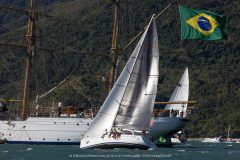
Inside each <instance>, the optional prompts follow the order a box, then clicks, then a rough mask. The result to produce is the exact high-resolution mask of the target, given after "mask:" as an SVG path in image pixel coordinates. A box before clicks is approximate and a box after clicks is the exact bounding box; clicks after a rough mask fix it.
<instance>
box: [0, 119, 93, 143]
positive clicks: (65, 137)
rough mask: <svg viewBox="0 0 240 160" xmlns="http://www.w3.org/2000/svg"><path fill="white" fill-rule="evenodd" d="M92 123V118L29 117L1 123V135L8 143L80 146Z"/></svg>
mask: <svg viewBox="0 0 240 160" xmlns="http://www.w3.org/2000/svg"><path fill="white" fill-rule="evenodd" d="M91 122H92V119H91V118H41V117H29V118H28V119H27V120H25V121H0V134H1V138H2V140H4V141H6V143H14V144H19V143H24V144H76V145H79V143H80V139H81V138H82V137H83V136H84V134H85V132H86V130H87V129H88V127H89V125H90V123H91Z"/></svg>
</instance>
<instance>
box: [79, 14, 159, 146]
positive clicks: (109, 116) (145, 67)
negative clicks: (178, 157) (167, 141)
mask: <svg viewBox="0 0 240 160" xmlns="http://www.w3.org/2000/svg"><path fill="white" fill-rule="evenodd" d="M158 61H159V50H158V36H157V29H156V22H155V18H154V15H153V16H152V18H151V20H150V22H149V24H148V26H147V28H146V30H145V31H144V33H143V35H142V37H141V39H140V40H139V42H138V44H137V45H136V47H135V49H134V51H133V52H132V55H131V56H130V58H129V60H128V62H127V63H126V65H125V67H124V69H123V70H122V72H121V74H120V76H119V77H118V79H117V81H116V83H115V84H114V87H113V88H112V90H111V91H110V93H109V95H108V97H107V98H106V100H105V101H104V103H103V105H102V107H101V108H100V111H99V112H98V114H97V116H96V117H95V119H94V120H93V122H92V123H91V125H90V127H89V129H88V130H87V132H86V134H85V136H84V138H83V139H82V140H81V144H80V148H83V149H84V148H116V147H117V148H140V149H147V148H153V147H155V144H154V143H153V142H152V141H151V140H150V139H149V137H148V136H147V131H148V129H149V122H150V119H151V117H152V111H153V106H154V102H155V97H156V93H157V84H158ZM117 130H118V131H117ZM114 132H115V133H114ZM116 132H117V134H118V136H117V137H116V135H114V134H116Z"/></svg>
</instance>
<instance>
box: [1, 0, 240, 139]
mask: <svg viewBox="0 0 240 160" xmlns="http://www.w3.org/2000/svg"><path fill="white" fill-rule="evenodd" d="M26 2H27V1H26V0H18V1H16V0H1V2H0V5H5V6H18V7H21V8H26V7H28V5H27V3H26ZM170 2H171V1H165V0H128V1H126V2H124V3H122V4H121V9H120V13H121V18H120V40H119V46H120V48H123V47H124V46H125V45H126V44H127V43H128V42H129V41H130V39H131V38H133V37H134V36H135V35H136V34H137V33H138V32H139V31H141V30H142V29H143V28H144V26H145V25H146V24H147V23H148V21H149V20H150V18H151V16H152V14H154V13H158V12H159V11H161V10H162V9H164V8H165V7H166V6H167V5H168V4H169V3H170ZM178 4H182V5H185V6H187V7H190V8H197V9H204V10H209V11H212V12H216V13H218V14H223V15H225V16H226V19H227V24H226V32H227V35H228V39H227V40H218V41H200V40H185V41H181V40H180V19H179V12H178ZM112 7H113V5H112V1H111V0H44V1H41V0H38V1H37V10H38V11H39V12H41V13H44V14H48V15H51V16H52V17H51V18H47V17H44V16H43V17H42V16H40V17H39V20H38V23H37V33H36V34H37V46H38V47H42V48H46V49H48V50H45V51H43V50H39V49H38V50H37V52H36V54H35V57H34V60H33V70H32V77H31V79H32V80H31V100H32V101H34V97H35V96H36V95H37V94H42V93H44V92H45V91H47V90H49V89H51V88H52V87H54V86H55V85H57V84H58V83H59V82H60V81H61V80H63V79H64V78H65V77H66V76H68V75H70V74H71V77H72V78H71V79H70V80H69V81H68V82H67V83H65V84H64V85H63V86H61V87H60V88H59V89H57V90H56V91H55V92H54V93H52V94H50V95H49V96H48V97H47V98H45V99H44V100H42V101H43V102H45V103H47V102H48V103H52V101H55V102H58V101H63V102H64V103H65V104H66V105H76V106H80V107H91V106H101V103H102V102H103V100H104V99H105V97H106V95H107V91H108V88H107V79H108V75H109V70H110V58H109V57H106V56H104V57H102V56H98V55H99V54H100V55H101V54H102V55H110V48H111V34H112V27H113V16H112V14H113V8H112ZM239 13H240V0H235V1H231V0H205V1H198V0H179V1H178V2H176V3H175V4H174V5H172V7H170V8H169V9H168V10H166V11H165V12H164V13H163V14H162V15H161V17H159V19H158V20H157V27H158V36H159V46H160V63H159V66H160V77H159V86H158V96H157V99H158V100H161V101H167V100H168V99H169V97H170V95H171V93H172V92H173V90H174V88H175V86H176V84H177V82H178V81H179V79H180V77H181V75H182V73H183V71H184V69H185V67H188V68H189V74H190V100H197V101H198V104H197V108H198V110H197V112H194V113H193V114H192V115H191V116H190V118H191V123H190V124H189V126H188V128H187V130H186V133H187V134H188V135H190V136H218V135H220V134H221V133H225V132H226V130H227V128H228V125H231V128H232V131H233V132H240V76H239V75H240V55H239V52H240V41H239V35H240V21H239V18H238V17H239ZM26 24H27V17H26V15H24V14H19V13H16V12H13V11H7V10H0V42H8V43H20V44H26V40H25V34H26V27H27V26H26ZM133 47H134V45H133V46H132V47H130V48H129V49H128V50H127V51H126V52H124V53H122V54H121V56H120V59H121V61H120V65H119V66H120V67H119V70H121V69H122V67H123V66H124V63H125V62H126V60H127V58H128V55H129V54H130V52H131V49H132V48H133ZM86 53H88V54H86ZM95 53H97V54H95ZM0 59H1V63H0V98H1V97H2V98H17V99H20V98H21V97H22V88H23V72H24V67H25V59H26V51H25V50H24V49H13V48H9V47H6V46H2V45H1V46H0ZM19 105H20V104H19Z"/></svg>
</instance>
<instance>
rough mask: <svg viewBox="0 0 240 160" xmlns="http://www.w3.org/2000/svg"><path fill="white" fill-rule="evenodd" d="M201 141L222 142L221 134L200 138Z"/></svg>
mask: <svg viewBox="0 0 240 160" xmlns="http://www.w3.org/2000/svg"><path fill="white" fill-rule="evenodd" d="M202 142H204V143H220V142H223V138H222V137H221V136H220V137H214V138H204V139H203V140H202Z"/></svg>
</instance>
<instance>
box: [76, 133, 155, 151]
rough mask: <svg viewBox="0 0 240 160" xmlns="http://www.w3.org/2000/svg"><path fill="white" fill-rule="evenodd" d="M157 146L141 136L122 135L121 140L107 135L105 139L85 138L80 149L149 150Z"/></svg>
mask: <svg viewBox="0 0 240 160" xmlns="http://www.w3.org/2000/svg"><path fill="white" fill-rule="evenodd" d="M155 147H156V145H155V144H154V143H153V142H151V141H150V140H149V139H148V138H146V137H144V136H140V135H121V137H120V138H119V139H114V138H112V137H109V136H108V135H106V136H105V137H104V138H101V137H91V138H83V139H82V140H81V144H80V148H82V149H90V148H91V149H93V148H109V149H112V148H131V149H133V148H138V149H148V148H155Z"/></svg>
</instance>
